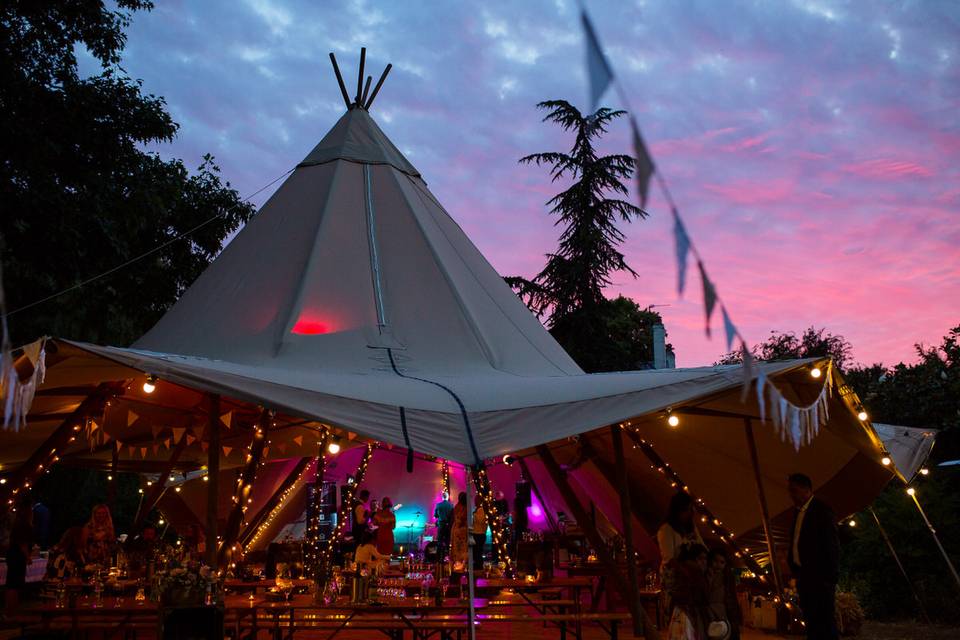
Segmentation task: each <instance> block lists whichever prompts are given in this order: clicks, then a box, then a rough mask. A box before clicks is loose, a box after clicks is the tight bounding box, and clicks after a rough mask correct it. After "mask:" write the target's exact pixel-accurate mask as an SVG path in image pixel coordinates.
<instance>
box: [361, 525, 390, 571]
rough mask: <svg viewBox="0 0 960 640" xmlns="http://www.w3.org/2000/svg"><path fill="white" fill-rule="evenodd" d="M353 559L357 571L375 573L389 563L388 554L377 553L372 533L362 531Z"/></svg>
mask: <svg viewBox="0 0 960 640" xmlns="http://www.w3.org/2000/svg"><path fill="white" fill-rule="evenodd" d="M353 559H354V560H355V561H356V563H357V571H360V570H363V569H369V570H370V571H374V572H375V571H376V570H378V569H379V568H381V567H383V566H384V565H385V564H386V563H387V562H389V561H390V554H383V553H380V552H379V551H377V546H376V545H375V544H374V543H373V533H372V532H370V531H364V532H363V533H361V534H360V545H359V546H358V547H357V552H356V554H355V555H354V558H353Z"/></svg>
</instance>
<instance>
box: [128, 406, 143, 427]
mask: <svg viewBox="0 0 960 640" xmlns="http://www.w3.org/2000/svg"><path fill="white" fill-rule="evenodd" d="M139 419H140V416H138V415H137V414H135V413H134V412H133V411H129V410H128V411H127V426H128V427H129V426H131V425H133V423H134V422H136V421H137V420H139Z"/></svg>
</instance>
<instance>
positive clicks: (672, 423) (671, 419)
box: [667, 413, 680, 427]
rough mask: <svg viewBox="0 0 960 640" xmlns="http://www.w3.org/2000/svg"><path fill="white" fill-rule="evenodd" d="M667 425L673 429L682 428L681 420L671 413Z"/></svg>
mask: <svg viewBox="0 0 960 640" xmlns="http://www.w3.org/2000/svg"><path fill="white" fill-rule="evenodd" d="M667 424H668V425H670V426H671V427H677V426H680V418H679V416H677V415H676V414H675V413H671V414H670V415H668V416H667Z"/></svg>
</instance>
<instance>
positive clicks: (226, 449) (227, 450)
mask: <svg viewBox="0 0 960 640" xmlns="http://www.w3.org/2000/svg"><path fill="white" fill-rule="evenodd" d="M221 449H223V457H224V458H227V457H229V456H230V452H231V451H233V447H228V446H226V445H224V446H223V447H221Z"/></svg>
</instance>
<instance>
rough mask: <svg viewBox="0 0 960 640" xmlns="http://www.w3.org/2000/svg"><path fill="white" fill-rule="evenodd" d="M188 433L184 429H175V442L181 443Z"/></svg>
mask: <svg viewBox="0 0 960 640" xmlns="http://www.w3.org/2000/svg"><path fill="white" fill-rule="evenodd" d="M186 432H187V430H186V429H184V428H183V427H173V441H174V442H180V441H181V440H183V435H184V434H185V433H186Z"/></svg>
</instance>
